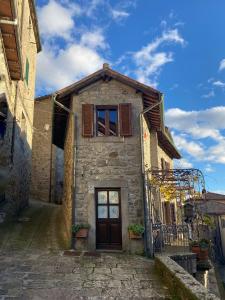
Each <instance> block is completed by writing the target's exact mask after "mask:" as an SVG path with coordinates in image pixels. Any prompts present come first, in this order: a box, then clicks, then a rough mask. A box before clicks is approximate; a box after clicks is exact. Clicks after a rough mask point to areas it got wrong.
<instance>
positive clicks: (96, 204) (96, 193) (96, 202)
mask: <svg viewBox="0 0 225 300" xmlns="http://www.w3.org/2000/svg"><path fill="white" fill-rule="evenodd" d="M99 191H106V192H107V204H105V205H107V214H108V218H107V221H106V222H107V223H110V218H109V207H110V203H109V192H110V191H117V192H118V194H119V204H118V205H115V204H114V205H115V206H118V207H119V218H118V219H117V220H118V223H119V224H120V239H121V242H120V245H118V247H117V246H116V245H115V246H113V244H112V246H111V247H110V244H108V246H107V245H106V247H105V248H104V247H102V248H101V247H97V222H98V192H99ZM102 205H104V204H102ZM100 206H101V205H100ZM112 206H113V204H112ZM95 219H96V231H95V235H96V249H103V250H104V249H109V250H113V249H115V250H122V246H123V242H122V208H121V188H115V187H113V188H112V187H108V188H95ZM111 220H112V223H113V220H114V219H111Z"/></svg>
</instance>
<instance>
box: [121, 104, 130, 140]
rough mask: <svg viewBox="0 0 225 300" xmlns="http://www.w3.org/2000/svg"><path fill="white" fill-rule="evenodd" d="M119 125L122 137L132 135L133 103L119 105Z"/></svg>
mask: <svg viewBox="0 0 225 300" xmlns="http://www.w3.org/2000/svg"><path fill="white" fill-rule="evenodd" d="M119 123H120V135H121V136H131V135H132V105H131V103H122V104H120V105H119Z"/></svg>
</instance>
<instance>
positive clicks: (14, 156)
mask: <svg viewBox="0 0 225 300" xmlns="http://www.w3.org/2000/svg"><path fill="white" fill-rule="evenodd" d="M14 3H15V9H16V18H17V20H18V27H17V28H16V29H17V31H18V45H17V46H18V49H20V52H21V63H22V79H21V80H18V81H16V80H14V81H13V80H11V77H10V73H9V71H8V67H7V66H8V65H7V64H8V62H7V58H6V56H5V52H4V44H3V39H2V36H1V34H0V75H1V79H0V95H1V100H0V101H5V102H6V103H7V106H8V114H7V127H6V134H5V137H4V140H1V141H0V157H1V158H0V167H1V168H2V167H4V168H5V169H6V170H7V173H9V174H10V177H11V180H10V182H9V187H8V189H7V190H6V191H5V197H6V200H7V204H6V207H5V208H4V211H5V212H7V213H9V214H10V215H11V214H15V213H17V212H18V211H19V210H20V208H22V207H23V206H25V205H27V203H28V198H29V184H30V178H31V150H32V135H33V131H34V128H33V111H34V88H35V75H36V56H37V52H38V51H39V50H40V49H39V46H38V40H37V35H36V34H35V32H36V33H37V32H38V29H37V23H36V22H34V19H33V18H31V7H33V8H34V6H32V5H33V1H32V0H26V1H21V0H17V1H14ZM0 5H1V4H0ZM32 13H33V12H32ZM27 61H28V62H29V73H28V81H27V82H26V80H25V69H26V63H27Z"/></svg>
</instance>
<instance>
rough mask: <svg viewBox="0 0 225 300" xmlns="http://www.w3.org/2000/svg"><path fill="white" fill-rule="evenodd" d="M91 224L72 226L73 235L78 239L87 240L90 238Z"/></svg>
mask: <svg viewBox="0 0 225 300" xmlns="http://www.w3.org/2000/svg"><path fill="white" fill-rule="evenodd" d="M89 228H90V225H89V224H74V225H73V226H72V233H73V234H74V235H75V237H76V238H86V237H87V236H88V230H89Z"/></svg>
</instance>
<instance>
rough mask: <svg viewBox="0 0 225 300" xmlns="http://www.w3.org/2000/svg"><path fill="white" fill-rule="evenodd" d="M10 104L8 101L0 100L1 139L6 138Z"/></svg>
mask: <svg viewBox="0 0 225 300" xmlns="http://www.w3.org/2000/svg"><path fill="white" fill-rule="evenodd" d="M7 114H8V106H7V103H6V102H4V101H3V102H0V139H2V140H3V139H4V136H5V133H6V127H7Z"/></svg>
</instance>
